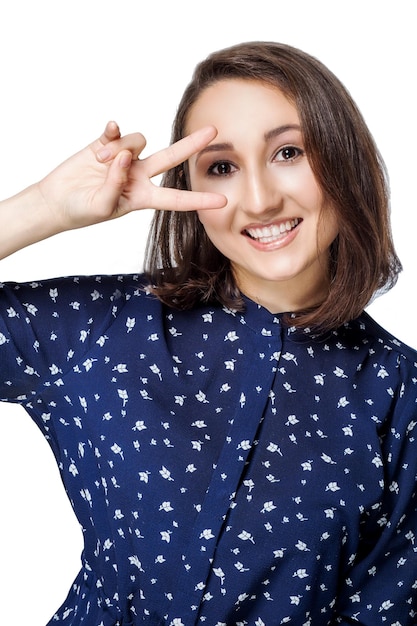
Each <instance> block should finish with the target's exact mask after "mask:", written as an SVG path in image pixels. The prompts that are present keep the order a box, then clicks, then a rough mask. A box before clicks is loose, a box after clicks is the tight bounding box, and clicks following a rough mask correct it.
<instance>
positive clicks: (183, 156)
mask: <svg viewBox="0 0 417 626" xmlns="http://www.w3.org/2000/svg"><path fill="white" fill-rule="evenodd" d="M215 136H216V130H215V129H214V128H213V127H207V128H203V129H201V130H198V131H197V132H195V133H193V134H191V135H189V136H188V137H185V138H184V139H182V140H181V141H178V142H177V143H175V144H173V145H171V146H169V147H167V148H165V149H163V150H160V151H159V152H156V153H154V154H152V155H151V156H148V157H146V158H144V159H140V158H138V157H139V156H140V154H141V153H142V151H143V149H144V147H145V145H146V141H145V138H144V137H143V135H141V134H140V133H134V134H131V135H126V136H125V137H121V136H120V132H119V129H118V126H117V125H116V124H115V123H114V122H110V123H109V124H108V125H107V127H106V130H105V132H104V133H103V135H102V136H101V137H100V139H98V140H97V141H95V142H93V143H92V144H91V145H90V146H88V147H87V148H85V149H84V150H82V151H81V152H79V153H78V154H76V155H74V156H73V157H71V158H70V159H68V160H67V161H66V162H65V163H63V164H62V165H60V166H59V167H58V168H57V169H56V170H54V171H53V172H51V174H49V175H48V176H46V177H45V179H43V180H42V181H41V182H40V183H39V188H40V191H41V193H42V196H43V198H44V199H45V202H46V203H47V205H48V206H49V207H50V209H51V210H52V211H56V212H58V213H59V215H58V216H57V218H58V220H59V219H60V220H62V228H63V229H64V230H67V229H69V228H79V227H81V226H86V225H89V224H94V223H97V222H100V221H104V220H109V219H113V218H115V217H119V216H121V215H124V214H126V213H129V212H130V211H135V210H140V209H145V208H152V209H162V210H176V211H189V210H195V209H215V208H220V207H222V206H224V205H225V204H226V199H225V198H224V196H221V195H218V194H210V193H201V192H190V191H180V190H176V189H167V188H161V187H159V186H157V185H155V184H154V183H153V182H152V178H154V177H155V176H157V175H159V174H161V173H163V172H165V171H167V170H168V169H170V168H172V167H174V166H175V165H178V164H179V163H182V162H183V161H186V160H187V159H188V158H189V157H190V156H191V155H192V154H194V153H196V152H198V151H199V150H201V149H202V148H204V147H205V146H206V145H207V144H208V143H209V142H210V141H211V140H212V139H213V138H214V137H215ZM58 223H59V222H58Z"/></svg>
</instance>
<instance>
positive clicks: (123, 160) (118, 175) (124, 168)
mask: <svg viewBox="0 0 417 626" xmlns="http://www.w3.org/2000/svg"><path fill="white" fill-rule="evenodd" d="M132 158H133V157H132V153H131V152H130V151H129V150H122V151H121V152H119V154H118V155H117V157H116V158H115V159H114V160H113V161H112V163H111V164H110V166H109V168H108V170H107V176H106V179H105V181H104V184H103V187H102V189H101V193H100V195H102V198H103V200H104V202H105V203H106V204H108V205H111V206H113V207H114V208H115V207H116V206H117V205H118V202H119V199H120V196H121V194H122V192H123V189H124V187H125V186H126V184H127V182H128V178H129V171H130V166H131V164H132Z"/></svg>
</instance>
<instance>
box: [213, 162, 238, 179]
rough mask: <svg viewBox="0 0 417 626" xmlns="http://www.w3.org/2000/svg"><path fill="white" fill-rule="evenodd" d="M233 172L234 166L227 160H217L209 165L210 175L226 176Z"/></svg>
mask: <svg viewBox="0 0 417 626" xmlns="http://www.w3.org/2000/svg"><path fill="white" fill-rule="evenodd" d="M233 172H234V166H233V165H232V164H231V163H229V162H228V161H217V162H216V163H213V165H210V167H209V169H208V173H209V175H210V176H228V175H229V174H232V173H233Z"/></svg>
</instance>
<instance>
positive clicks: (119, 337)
mask: <svg viewBox="0 0 417 626" xmlns="http://www.w3.org/2000/svg"><path fill="white" fill-rule="evenodd" d="M143 281H144V279H143V277H142V276H120V277H111V276H105V277H80V278H64V279H56V280H48V281H44V282H42V283H40V282H39V283H30V284H21V285H16V284H8V285H3V286H2V289H1V290H0V310H1V322H0V323H1V325H0V397H1V398H2V399H3V400H5V401H11V402H18V403H20V404H22V405H23V406H24V407H25V408H26V410H27V411H28V412H29V414H30V415H31V416H32V418H33V419H34V420H35V422H36V423H37V424H38V426H39V428H40V429H41V430H42V431H43V433H44V435H45V437H46V438H47V439H48V441H49V443H50V445H51V447H52V450H53V452H54V454H55V457H56V460H57V463H58V466H59V469H60V472H61V474H62V480H63V482H64V485H65V488H66V491H67V493H68V497H69V498H70V501H71V503H72V506H73V507H74V510H75V513H76V515H77V517H78V519H79V522H80V524H81V526H82V529H83V534H84V539H85V549H84V551H83V555H82V569H81V571H80V573H79V575H78V577H77V579H76V580H75V582H74V584H73V586H72V588H71V590H70V592H69V595H68V597H67V599H66V601H65V603H64V604H63V606H62V607H61V608H60V609H59V610H58V611H57V613H56V614H55V615H54V616H53V618H52V619H51V621H50V624H51V625H56V626H60V625H62V626H81V625H82V626H116V625H119V626H121V625H123V626H128V625H135V626H136V625H138V624H147V625H166V626H191V625H193V624H201V625H203V624H204V625H207V626H224V625H227V626H229V625H232V624H233V625H239V626H241V625H242V626H243V625H251V626H263V625H267V626H276V625H279V624H290V625H294V626H324V625H326V624H331V625H336V624H343V625H348V624H356V623H358V624H362V625H366V626H377V625H379V624H381V625H384V626H388V625H389V626H409V625H412V624H416V623H417V606H416V595H417V589H416V586H417V582H416V578H417V543H416V532H417V513H416V496H415V491H416V473H417V438H416V435H417V428H416V422H417V404H416V397H417V365H416V361H417V353H416V352H415V351H413V350H411V349H410V348H408V347H406V346H404V345H402V344H401V343H399V342H398V341H397V340H396V339H394V338H393V337H392V336H390V335H389V334H388V333H387V332H386V331H384V330H383V329H382V328H380V327H379V326H378V325H377V324H376V323H375V322H374V321H373V320H372V319H371V318H370V317H369V316H368V315H367V314H366V313H364V314H363V315H362V316H361V317H360V318H358V319H357V320H354V321H352V322H351V323H349V324H347V325H345V326H343V327H341V328H340V329H339V330H338V331H337V332H333V333H329V334H328V335H327V336H324V337H323V336H322V337H315V336H314V335H313V334H312V333H311V332H310V331H309V330H308V329H306V330H304V331H301V330H296V329H294V328H293V327H288V326H285V325H284V324H283V322H282V319H281V318H280V316H275V315H272V314H271V313H269V312H268V311H266V310H265V309H263V308H261V307H258V306H257V305H256V304H254V303H253V302H251V301H249V300H247V301H246V305H247V308H246V311H245V313H243V314H242V313H236V312H234V311H231V310H228V309H224V308H222V307H221V306H216V305H210V306H200V307H197V308H195V309H193V311H189V312H178V311H175V310H171V309H168V308H166V307H164V306H163V305H161V304H160V303H159V302H158V301H157V300H156V299H155V298H154V297H153V296H151V295H150V294H149V293H148V292H147V290H146V288H145V289H143V288H142V286H143V284H144V283H143ZM51 576H53V572H51Z"/></svg>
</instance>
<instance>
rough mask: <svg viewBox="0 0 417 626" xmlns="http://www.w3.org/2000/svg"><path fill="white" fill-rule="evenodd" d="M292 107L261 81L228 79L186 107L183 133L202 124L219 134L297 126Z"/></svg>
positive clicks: (278, 93)
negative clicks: (221, 132) (285, 125)
mask: <svg viewBox="0 0 417 626" xmlns="http://www.w3.org/2000/svg"><path fill="white" fill-rule="evenodd" d="M299 123H300V120H299V115H298V112H297V109H296V107H295V106H294V104H293V103H292V102H291V101H290V100H289V99H288V98H287V96H286V95H285V94H284V93H283V92H282V90H281V89H279V88H278V87H276V86H275V85H271V84H269V83H266V82H264V81H261V80H252V79H243V78H230V79H224V80H219V81H217V82H216V83H214V84H212V85H210V86H209V87H206V88H205V89H204V90H203V91H202V92H201V94H200V95H199V97H198V98H197V100H196V101H195V102H194V103H193V105H192V106H191V107H190V110H189V112H188V115H187V123H186V130H187V133H188V132H192V131H194V130H196V129H197V128H201V127H202V126H206V125H211V124H212V125H214V126H216V127H217V129H218V130H219V132H220V131H224V130H226V129H229V130H230V131H231V132H232V131H233V129H234V128H235V127H238V126H240V125H242V124H244V125H246V126H247V127H248V130H249V127H253V126H254V125H256V126H265V129H266V130H267V127H268V126H269V125H271V124H272V125H280V124H299Z"/></svg>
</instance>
